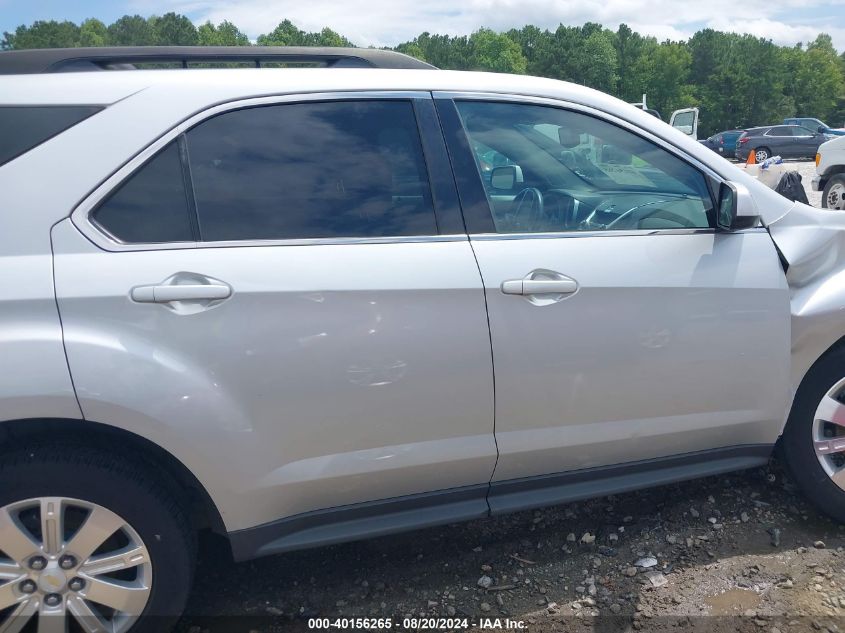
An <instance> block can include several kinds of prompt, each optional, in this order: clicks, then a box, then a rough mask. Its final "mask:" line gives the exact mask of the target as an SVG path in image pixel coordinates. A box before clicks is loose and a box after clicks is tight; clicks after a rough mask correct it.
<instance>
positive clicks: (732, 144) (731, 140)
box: [699, 130, 745, 158]
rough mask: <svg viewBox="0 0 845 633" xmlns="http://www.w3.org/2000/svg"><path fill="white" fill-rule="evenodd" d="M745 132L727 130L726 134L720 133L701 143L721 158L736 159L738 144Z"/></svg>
mask: <svg viewBox="0 0 845 633" xmlns="http://www.w3.org/2000/svg"><path fill="white" fill-rule="evenodd" d="M744 132H745V130H725V131H724V132H718V133H717V134H714V135H713V136H711V137H710V138H706V139H704V140H703V141H699V143H701V144H702V145H704V146H705V147H706V148H708V149H712V150H713V151H714V152H716V153H717V154H719V155H720V156H724V157H725V158H734V156H736V142H737V141H738V140H739V137H740V136H742V135H743V133H744Z"/></svg>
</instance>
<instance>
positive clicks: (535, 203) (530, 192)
mask: <svg viewBox="0 0 845 633" xmlns="http://www.w3.org/2000/svg"><path fill="white" fill-rule="evenodd" d="M511 209H512V210H511V212H510V221H511V223H512V225H513V227H514V228H516V229H525V230H531V225H532V223H533V222H534V221H535V220H536V219H537V218H542V217H543V212H544V210H545V205H544V203H543V192H542V191H540V190H539V189H537V187H526V188H525V189H523V190H522V191H520V192H519V193H518V194H516V196H515V197H514V199H513V206H512V207H511Z"/></svg>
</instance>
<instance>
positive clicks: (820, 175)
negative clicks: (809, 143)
mask: <svg viewBox="0 0 845 633" xmlns="http://www.w3.org/2000/svg"><path fill="white" fill-rule="evenodd" d="M812 187H813V190H814V191H821V192H822V206H823V207H824V208H826V209H845V136H838V137H836V138H834V139H831V140H829V141H827V142H826V143H822V144H821V146H820V147H819V150H818V152H817V153H816V176H815V177H814V178H813V180H812Z"/></svg>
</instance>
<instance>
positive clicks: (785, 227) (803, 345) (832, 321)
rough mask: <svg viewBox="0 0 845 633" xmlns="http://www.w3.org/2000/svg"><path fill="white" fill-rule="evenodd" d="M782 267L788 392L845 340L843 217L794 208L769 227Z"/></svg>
mask: <svg viewBox="0 0 845 633" xmlns="http://www.w3.org/2000/svg"><path fill="white" fill-rule="evenodd" d="M768 230H769V234H770V235H771V236H772V240H773V241H774V243H775V245H776V246H777V248H778V250H779V251H780V254H781V256H782V258H783V260H784V261H785V262H786V280H787V283H788V284H789V290H790V305H791V312H792V368H791V377H792V386H793V390H795V389H797V388H798V385H800V384H801V381H802V380H803V378H804V376H805V375H806V374H807V371H808V370H809V369H810V367H811V366H812V365H813V363H815V362H816V360H817V359H818V358H819V357H820V356H821V355H822V354H824V353H825V352H826V351H827V350H828V349H830V348H831V347H832V346H833V345H834V344H836V343H837V342H838V341H839V340H840V339H842V338H843V337H845V213H843V212H842V211H829V210H827V209H817V208H814V207H810V206H808V205H805V204H800V203H796V204H795V205H794V206H793V208H792V209H791V210H790V211H789V212H788V213H786V214H785V215H783V216H782V217H780V218H779V219H778V220H776V221H775V222H773V223H771V224H769V226H768Z"/></svg>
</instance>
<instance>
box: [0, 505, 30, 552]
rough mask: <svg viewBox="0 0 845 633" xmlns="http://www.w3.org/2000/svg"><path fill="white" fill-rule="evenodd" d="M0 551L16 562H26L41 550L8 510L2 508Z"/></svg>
mask: <svg viewBox="0 0 845 633" xmlns="http://www.w3.org/2000/svg"><path fill="white" fill-rule="evenodd" d="M0 550H2V551H3V552H5V554H6V556H9V557H11V558H13V559H14V560H24V559H25V558H26V557H28V556H30V555H31V554H34V553H36V552H38V551H39V550H40V547H39V545H38V543H36V542H35V541H33V540H32V538H31V537H30V536H29V534H27V533H26V531H25V530H24V527H23V526H22V525H20V524H19V523H18V522H17V520H16V519H15V518H14V517H13V516H12V514H11V513H10V512H9V510H8V509H7V508H0Z"/></svg>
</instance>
